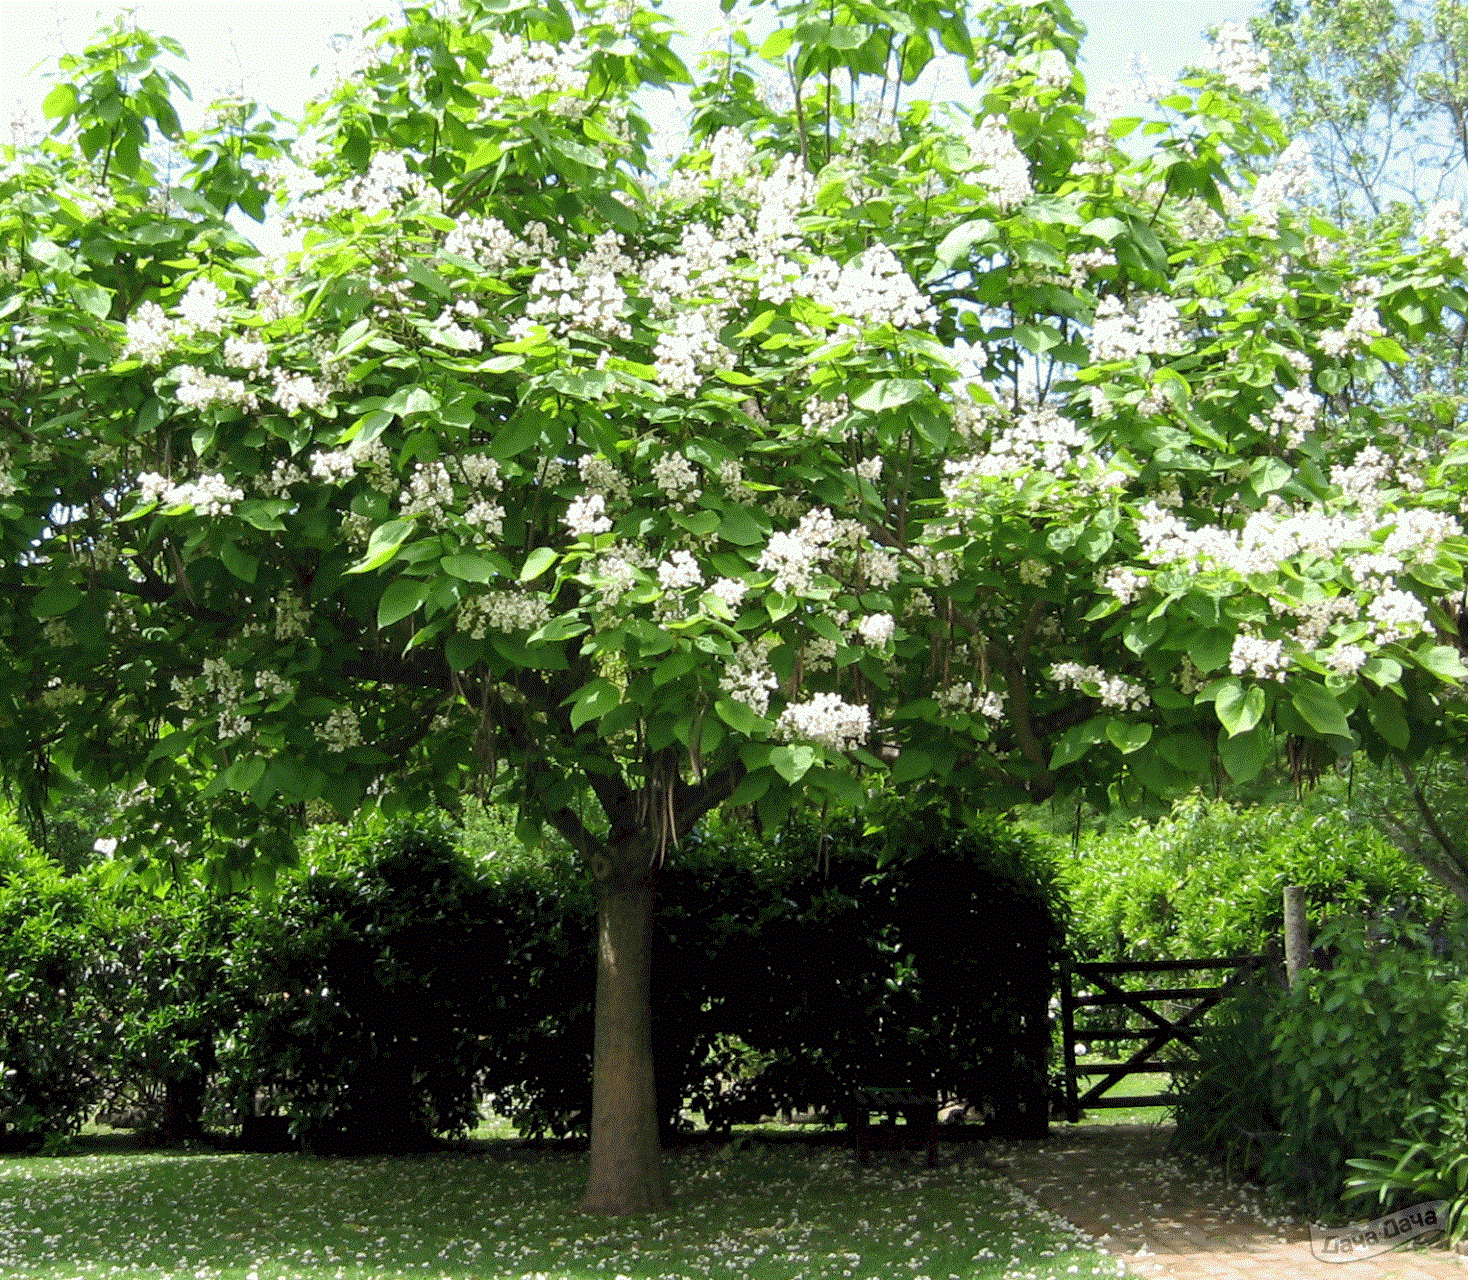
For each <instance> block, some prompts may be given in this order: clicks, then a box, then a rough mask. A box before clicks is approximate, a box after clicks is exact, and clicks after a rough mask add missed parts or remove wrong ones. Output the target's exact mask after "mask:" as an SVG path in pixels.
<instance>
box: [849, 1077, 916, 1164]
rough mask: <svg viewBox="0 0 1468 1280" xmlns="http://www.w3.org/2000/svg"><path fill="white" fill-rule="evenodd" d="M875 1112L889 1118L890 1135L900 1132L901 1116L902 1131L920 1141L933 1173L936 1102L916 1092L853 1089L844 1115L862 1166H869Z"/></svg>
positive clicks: (914, 1144) (910, 1090) (914, 1143)
mask: <svg viewBox="0 0 1468 1280" xmlns="http://www.w3.org/2000/svg"><path fill="white" fill-rule="evenodd" d="M873 1112H879V1113H881V1114H882V1115H883V1116H885V1117H886V1119H887V1126H888V1127H889V1129H890V1130H891V1131H899V1130H898V1126H897V1119H898V1117H899V1116H900V1117H901V1118H902V1121H903V1124H902V1128H901V1130H900V1131H901V1132H903V1133H904V1134H905V1135H906V1136H908V1137H909V1138H912V1137H915V1136H917V1137H919V1140H920V1141H921V1143H922V1145H923V1146H924V1147H925V1149H926V1150H927V1153H928V1167H929V1168H930V1169H931V1168H932V1167H933V1166H934V1165H936V1164H937V1163H938V1099H937V1098H935V1097H933V1096H932V1095H931V1094H927V1093H922V1092H920V1091H918V1090H916V1089H878V1088H868V1089H853V1090H852V1091H851V1092H850V1093H849V1094H848V1095H847V1096H846V1099H845V1101H844V1103H843V1104H842V1106H841V1113H842V1116H843V1118H844V1119H845V1120H846V1123H847V1124H848V1125H850V1126H851V1128H852V1129H853V1130H854V1131H855V1133H856V1158H857V1161H858V1163H860V1164H866V1162H867V1157H868V1155H869V1154H870V1151H871V1118H872V1113H873ZM911 1145H913V1146H916V1145H918V1143H917V1142H913V1143H911Z"/></svg>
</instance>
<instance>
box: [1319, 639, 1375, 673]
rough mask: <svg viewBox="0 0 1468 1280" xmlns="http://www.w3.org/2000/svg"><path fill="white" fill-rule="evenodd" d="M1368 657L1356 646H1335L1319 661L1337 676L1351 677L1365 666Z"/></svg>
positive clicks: (1322, 655) (1363, 650)
mask: <svg viewBox="0 0 1468 1280" xmlns="http://www.w3.org/2000/svg"><path fill="white" fill-rule="evenodd" d="M1369 656H1370V655H1369V654H1367V652H1366V650H1365V649H1363V648H1362V647H1361V646H1360V645H1358V644H1342V645H1337V646H1336V647H1335V648H1334V649H1332V650H1331V651H1330V652H1329V653H1324V654H1321V655H1320V657H1321V661H1323V662H1324V663H1325V665H1326V666H1327V667H1328V668H1329V669H1330V670H1331V671H1332V672H1334V673H1335V674H1336V675H1338V676H1353V675H1355V674H1356V673H1357V672H1358V671H1360V670H1361V668H1362V667H1364V666H1365V665H1366V662H1367V659H1368V657H1369Z"/></svg>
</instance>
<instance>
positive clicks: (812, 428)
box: [800, 393, 882, 472]
mask: <svg viewBox="0 0 1468 1280" xmlns="http://www.w3.org/2000/svg"><path fill="white" fill-rule="evenodd" d="M850 416H851V401H850V400H849V399H847V397H846V395H845V394H844V393H843V394H841V395H838V396H837V397H836V398H835V399H834V400H822V399H821V398H820V397H819V396H811V397H810V398H809V399H808V400H806V402H805V404H804V405H803V406H802V407H801V410H800V426H801V430H802V431H804V432H805V434H806V435H808V436H814V437H816V438H818V439H821V440H842V439H844V438H845V433H844V432H843V430H842V426H843V424H844V423H845V422H846V419H847V418H849V417H850ZM881 465H882V460H881V459H880V458H878V459H877V469H878V471H879V472H880V470H881Z"/></svg>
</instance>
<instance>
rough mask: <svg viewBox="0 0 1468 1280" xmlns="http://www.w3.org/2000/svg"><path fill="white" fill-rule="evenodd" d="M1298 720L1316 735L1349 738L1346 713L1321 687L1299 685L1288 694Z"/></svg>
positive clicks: (1333, 697)
mask: <svg viewBox="0 0 1468 1280" xmlns="http://www.w3.org/2000/svg"><path fill="white" fill-rule="evenodd" d="M1290 701H1291V702H1292V703H1293V704H1294V708H1295V710H1296V711H1298V712H1299V713H1300V718H1301V719H1302V720H1304V721H1305V723H1306V724H1308V725H1309V726H1310V727H1311V728H1312V729H1314V730H1315V732H1316V733H1320V734H1325V735H1327V736H1329V737H1335V738H1349V737H1350V736H1351V726H1350V725H1348V724H1347V723H1346V713H1345V711H1344V710H1343V709H1342V707H1341V704H1340V702H1339V701H1338V700H1337V699H1336V696H1335V695H1334V694H1333V693H1331V692H1330V690H1328V689H1326V688H1324V687H1323V686H1322V685H1318V684H1310V683H1301V684H1298V685H1296V686H1295V688H1294V689H1292V690H1291V692H1290Z"/></svg>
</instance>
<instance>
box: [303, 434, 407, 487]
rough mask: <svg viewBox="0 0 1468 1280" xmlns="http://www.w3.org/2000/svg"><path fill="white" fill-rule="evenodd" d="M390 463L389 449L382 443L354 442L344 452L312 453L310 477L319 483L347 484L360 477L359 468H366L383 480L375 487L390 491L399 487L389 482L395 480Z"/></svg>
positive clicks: (340, 450)
mask: <svg viewBox="0 0 1468 1280" xmlns="http://www.w3.org/2000/svg"><path fill="white" fill-rule="evenodd" d="M391 462H392V460H391V458H389V456H388V452H387V446H386V445H384V444H383V443H382V441H380V440H374V441H372V442H371V443H370V444H365V445H364V444H361V443H360V442H359V441H357V440H353V441H352V443H351V444H349V445H348V446H347V447H346V448H345V449H333V450H330V451H329V452H325V453H315V454H312V455H311V474H312V475H313V476H314V477H315V478H316V479H318V480H325V481H326V482H327V484H345V483H346V482H347V481H348V480H350V479H351V478H352V477H353V476H354V475H356V474H357V471H358V469H359V468H365V469H367V470H368V471H370V472H372V473H373V475H374V477H375V478H378V479H380V480H381V483H380V484H375V485H374V487H375V488H382V489H383V491H384V492H391V490H392V488H395V487H396V485H395V484H389V483H388V482H389V481H391V479H392V472H391Z"/></svg>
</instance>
